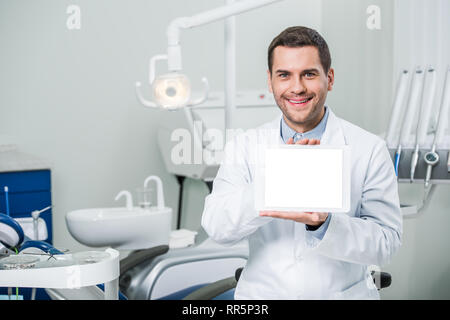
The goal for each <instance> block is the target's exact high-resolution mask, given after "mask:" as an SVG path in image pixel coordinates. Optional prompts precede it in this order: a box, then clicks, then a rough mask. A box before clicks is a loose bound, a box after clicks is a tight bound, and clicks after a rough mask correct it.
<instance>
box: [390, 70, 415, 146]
mask: <svg viewBox="0 0 450 320" xmlns="http://www.w3.org/2000/svg"><path fill="white" fill-rule="evenodd" d="M409 75H410V73H409V72H408V70H403V71H402V72H401V74H400V77H399V79H398V84H397V91H396V92H397V94H396V96H395V100H394V107H393V108H392V114H391V120H390V122H389V127H388V131H387V134H386V142H387V145H388V147H390V148H391V147H392V148H394V147H395V146H397V145H398V141H397V134H396V129H397V128H398V127H399V121H400V115H401V111H402V108H403V105H404V104H405V97H406V92H407V89H408V83H409V81H408V80H409Z"/></svg>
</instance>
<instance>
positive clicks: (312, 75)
mask: <svg viewBox="0 0 450 320" xmlns="http://www.w3.org/2000/svg"><path fill="white" fill-rule="evenodd" d="M315 75H316V74H315V73H313V72H308V73H305V76H306V77H307V78H313V77H314V76H315Z"/></svg>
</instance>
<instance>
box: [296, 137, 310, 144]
mask: <svg viewBox="0 0 450 320" xmlns="http://www.w3.org/2000/svg"><path fill="white" fill-rule="evenodd" d="M308 143H309V139H308V138H305V139H301V140H298V141H297V142H296V143H295V144H302V145H305V144H308Z"/></svg>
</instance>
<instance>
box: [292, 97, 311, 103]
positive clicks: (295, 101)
mask: <svg viewBox="0 0 450 320" xmlns="http://www.w3.org/2000/svg"><path fill="white" fill-rule="evenodd" d="M308 100H309V98H306V99H305V100H289V102H292V103H297V104H300V103H305V102H307V101H308Z"/></svg>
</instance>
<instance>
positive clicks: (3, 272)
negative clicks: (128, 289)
mask: <svg viewBox="0 0 450 320" xmlns="http://www.w3.org/2000/svg"><path fill="white" fill-rule="evenodd" d="M25 251H28V250H24V251H22V252H21V253H19V254H17V255H14V254H12V255H9V256H7V257H4V258H0V287H26V288H57V289H76V288H80V287H86V286H94V285H97V284H101V283H104V284H105V299H118V290H119V285H118V278H119V252H118V251H117V250H114V249H106V250H105V251H83V252H77V253H73V254H57V255H51V254H43V253H37V252H36V251H35V252H34V253H32V252H28V253H27V252H25Z"/></svg>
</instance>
